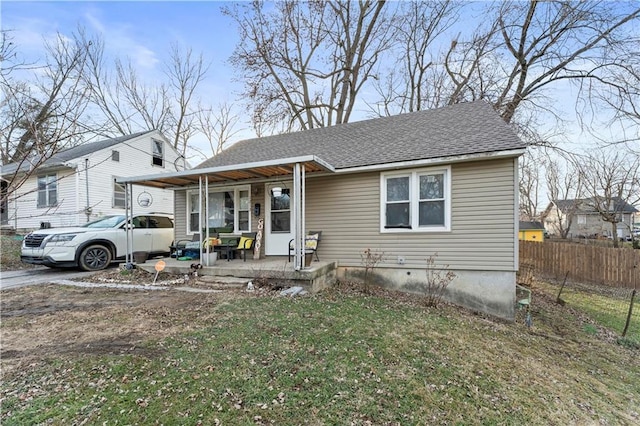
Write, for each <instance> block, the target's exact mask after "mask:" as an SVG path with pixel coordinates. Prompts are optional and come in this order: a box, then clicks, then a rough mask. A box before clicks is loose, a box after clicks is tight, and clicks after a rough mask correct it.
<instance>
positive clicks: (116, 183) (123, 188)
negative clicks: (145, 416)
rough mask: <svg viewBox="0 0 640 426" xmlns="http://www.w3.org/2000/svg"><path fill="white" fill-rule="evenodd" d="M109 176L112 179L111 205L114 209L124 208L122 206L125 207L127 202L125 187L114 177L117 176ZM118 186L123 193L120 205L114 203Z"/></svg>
mask: <svg viewBox="0 0 640 426" xmlns="http://www.w3.org/2000/svg"><path fill="white" fill-rule="evenodd" d="M111 178H112V180H113V197H112V198H111V206H112V207H113V208H114V209H124V208H126V204H127V200H126V197H127V192H126V189H125V187H124V184H123V183H118V182H116V179H117V178H118V177H117V176H111ZM118 186H120V187H122V194H124V197H123V205H121V206H119V205H117V204H116V188H117V187H118Z"/></svg>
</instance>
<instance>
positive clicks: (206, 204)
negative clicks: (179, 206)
mask: <svg viewBox="0 0 640 426" xmlns="http://www.w3.org/2000/svg"><path fill="white" fill-rule="evenodd" d="M204 211H205V215H204V229H205V233H204V241H206V242H207V246H206V247H202V244H200V247H201V249H202V250H203V251H205V252H206V253H207V256H206V257H205V261H204V265H205V266H211V265H209V250H210V249H209V247H210V246H209V179H208V178H207V177H206V176H205V178H204ZM200 261H201V262H202V257H200Z"/></svg>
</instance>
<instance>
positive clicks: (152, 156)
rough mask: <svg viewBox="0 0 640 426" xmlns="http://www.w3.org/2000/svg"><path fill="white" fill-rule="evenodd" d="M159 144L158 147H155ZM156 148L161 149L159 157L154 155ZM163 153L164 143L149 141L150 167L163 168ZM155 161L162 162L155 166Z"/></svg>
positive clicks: (154, 140)
mask: <svg viewBox="0 0 640 426" xmlns="http://www.w3.org/2000/svg"><path fill="white" fill-rule="evenodd" d="M157 144H159V145H157ZM156 146H160V147H161V148H160V149H161V152H160V155H156V150H155V148H156ZM164 152H165V143H164V141H161V140H158V139H151V165H152V166H154V167H163V168H164V164H165V158H164ZM156 159H160V160H161V161H162V164H156V163H155V160H156Z"/></svg>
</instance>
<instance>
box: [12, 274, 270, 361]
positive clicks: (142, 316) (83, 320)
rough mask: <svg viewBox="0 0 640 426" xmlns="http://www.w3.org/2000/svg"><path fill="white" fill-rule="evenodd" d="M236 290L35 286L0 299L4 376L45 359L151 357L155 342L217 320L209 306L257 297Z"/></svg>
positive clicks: (155, 352)
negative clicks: (93, 356) (111, 355)
mask: <svg viewBox="0 0 640 426" xmlns="http://www.w3.org/2000/svg"><path fill="white" fill-rule="evenodd" d="M256 296H259V293H258V292H256V293H253V294H247V293H244V292H242V291H240V290H229V291H222V292H216V293H190V292H184V291H177V290H165V291H144V290H143V291H141V290H126V289H125V290H122V289H108V288H88V289H87V288H75V287H66V286H57V285H47V286H33V287H27V288H22V289H19V290H5V291H2V292H1V293H0V297H1V300H0V317H1V319H2V347H1V348H0V359H1V365H2V369H3V372H4V373H7V372H10V371H12V370H15V369H19V368H22V367H23V366H27V365H29V364H32V363H39V362H46V360H47V359H49V358H57V357H81V356H82V355H84V354H105V353H108V354H123V353H131V354H138V355H141V356H147V357H154V356H159V355H160V354H161V353H162V348H161V347H158V346H156V345H155V344H154V343H153V342H154V341H159V340H161V339H163V338H165V337H167V336H171V335H174V334H176V333H179V332H182V331H186V330H191V329H193V328H194V327H196V326H197V325H198V324H202V321H210V320H212V317H214V316H215V312H216V310H215V309H211V307H212V306H216V305H219V304H223V303H225V302H227V301H228V300H230V298H234V299H235V298H238V297H256Z"/></svg>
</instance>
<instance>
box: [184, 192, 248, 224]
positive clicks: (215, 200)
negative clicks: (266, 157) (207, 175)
mask: <svg viewBox="0 0 640 426" xmlns="http://www.w3.org/2000/svg"><path fill="white" fill-rule="evenodd" d="M187 200H188V203H187V204H188V205H187V212H188V222H189V223H188V229H189V233H196V232H200V231H199V228H200V201H199V197H198V192H190V193H189V195H188V197H187ZM202 204H203V206H204V200H203V201H202ZM249 206H250V199H249V190H248V189H247V188H229V189H226V188H225V189H216V190H211V191H209V208H208V211H207V220H208V222H209V230H210V231H211V232H218V233H240V232H242V231H249V229H250V226H251V224H250V214H249V213H250V208H249Z"/></svg>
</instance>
